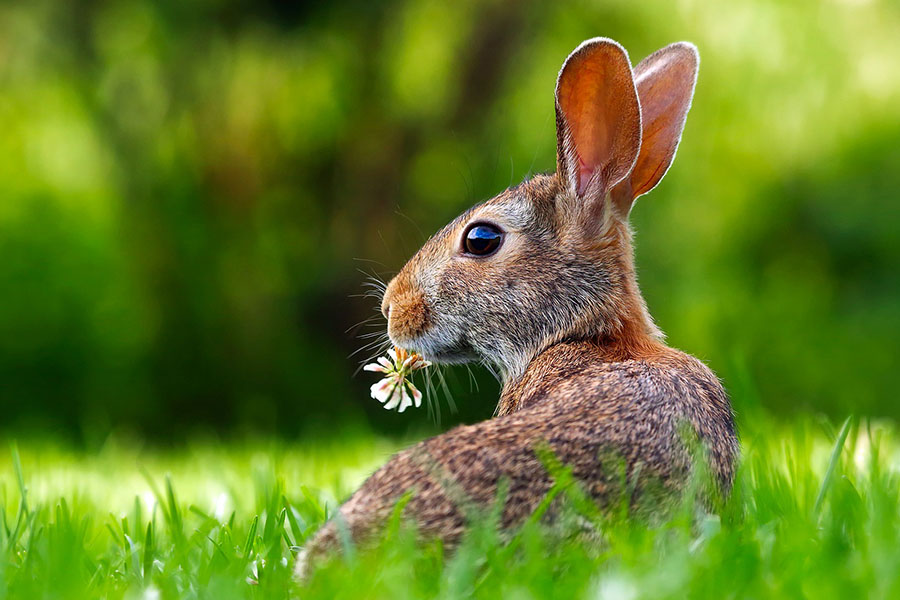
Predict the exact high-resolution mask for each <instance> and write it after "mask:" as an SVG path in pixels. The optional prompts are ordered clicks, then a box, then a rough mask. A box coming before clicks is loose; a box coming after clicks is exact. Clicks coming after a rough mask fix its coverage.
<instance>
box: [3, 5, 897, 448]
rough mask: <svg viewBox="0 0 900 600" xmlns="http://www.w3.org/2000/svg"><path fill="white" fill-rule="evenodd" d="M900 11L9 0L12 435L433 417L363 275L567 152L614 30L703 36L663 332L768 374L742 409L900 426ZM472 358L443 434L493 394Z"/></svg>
mask: <svg viewBox="0 0 900 600" xmlns="http://www.w3.org/2000/svg"><path fill="white" fill-rule="evenodd" d="M898 31H900V4H898V3H896V2H893V1H890V0H880V1H879V0H798V1H792V2H783V1H780V0H759V1H757V2H752V3H750V2H725V1H722V2H699V1H697V0H677V1H662V0H654V1H650V2H633V1H631V0H611V1H605V2H586V1H583V2H536V1H534V2H511V1H505V0H490V1H487V2H484V1H477V2H476V1H474V0H462V1H457V2H443V1H436V0H408V1H404V0H398V1H393V2H382V3H375V2H363V1H359V2H330V3H307V4H304V3H296V4H292V5H290V7H286V6H285V5H283V4H282V3H279V2H250V1H241V0H202V1H198V2H180V1H175V0H167V1H161V2H151V1H149V0H109V1H105V2H67V1H58V0H56V1H48V0H29V1H27V2H25V1H20V0H13V1H11V2H4V3H3V4H2V5H0V415H2V421H0V427H2V428H3V429H5V430H8V431H18V432H21V431H25V430H29V429H34V428H40V429H41V430H42V431H45V432H46V431H53V432H57V433H59V434H60V435H63V436H66V437H71V438H73V439H76V440H82V439H91V438H92V437H93V436H103V435H106V433H108V432H109V431H111V430H120V429H124V430H129V431H135V432H137V433H139V434H141V435H150V436H159V437H163V438H166V437H170V438H177V437H180V436H182V435H184V434H186V433H188V432H191V431H195V430H196V429H198V428H199V429H203V430H208V431H220V432H224V433H226V434H227V433H230V432H235V431H241V430H248V429H249V430H256V431H264V432H269V431H277V432H280V433H282V434H285V435H289V436H293V435H297V434H298V433H302V432H305V431H310V430H315V431H317V432H323V431H327V430H328V429H329V428H332V427H337V426H339V422H347V421H349V422H366V421H367V422H368V423H369V424H370V425H372V426H374V427H376V428H377V429H379V430H382V431H387V430H394V431H396V430H398V429H400V430H403V429H404V428H407V427H415V428H419V429H421V428H428V427H434V425H430V424H429V423H430V422H429V420H428V416H427V415H426V413H425V411H417V412H416V411H414V414H413V415H410V416H408V418H406V415H405V418H403V419H399V418H397V417H396V415H394V414H389V413H385V412H384V411H382V410H381V409H380V407H379V406H378V405H377V404H376V403H375V402H374V401H372V400H370V399H368V393H367V386H368V384H369V383H370V381H368V378H366V377H356V378H353V377H352V375H353V372H354V370H355V369H356V367H357V358H358V356H357V357H353V358H348V355H349V354H350V353H351V352H353V351H354V350H355V349H357V348H359V347H360V346H361V345H362V344H363V343H365V340H361V339H359V338H358V337H356V333H357V332H356V331H355V330H353V329H351V327H352V326H353V325H354V324H356V323H358V322H359V321H361V320H363V319H365V318H367V317H369V316H371V315H373V314H375V313H374V312H373V309H375V308H376V302H374V301H372V300H371V299H366V298H360V297H356V295H357V294H360V293H361V292H362V291H363V288H362V286H361V284H362V282H363V281H364V279H365V275H364V272H365V273H370V274H376V275H378V276H380V277H382V278H385V279H386V278H389V277H390V275H391V274H392V273H393V272H395V271H396V270H397V269H399V267H400V266H402V264H403V262H404V261H405V260H406V258H407V257H408V256H410V255H411V254H412V253H413V252H414V251H415V250H416V249H417V248H418V246H419V245H420V244H421V242H422V241H424V239H425V238H426V237H427V236H428V235H429V234H430V233H432V232H433V231H435V230H436V229H437V228H438V227H439V226H441V225H443V224H444V223H445V222H446V221H447V220H449V219H450V218H452V217H454V216H455V215H456V214H457V213H459V212H460V211H461V210H463V209H464V208H466V207H468V206H470V205H471V204H473V203H475V202H477V201H480V200H482V199H485V198H487V197H490V196H491V195H493V194H495V193H497V192H499V191H500V190H501V189H503V188H504V187H506V186H508V185H510V184H515V183H517V182H519V181H521V180H522V179H523V178H525V177H527V176H528V175H529V174H531V173H535V172H540V171H548V170H551V169H552V168H553V167H554V152H555V148H554V143H555V137H554V132H553V127H554V122H553V99H552V93H553V86H554V82H555V78H556V74H557V70H558V69H559V66H560V64H561V63H562V61H563V59H564V58H565V57H566V55H567V54H568V53H569V52H570V51H571V50H572V49H573V48H574V47H575V46H576V45H577V44H578V43H579V42H581V41H582V40H583V39H585V38H588V37H593V36H597V35H605V36H609V37H612V38H614V39H617V40H618V41H620V42H621V43H622V44H623V45H624V46H625V47H626V48H627V49H628V50H629V52H630V54H631V58H632V61H633V62H637V61H638V60H640V59H641V58H642V57H644V56H645V55H647V54H649V53H650V52H652V51H653V50H655V49H656V48H658V47H660V46H662V45H665V44H667V43H669V42H672V41H676V40H681V39H687V40H691V41H693V42H695V43H696V44H697V45H698V47H699V48H700V52H701V57H702V64H701V70H700V79H699V84H698V87H697V95H696V98H695V101H694V105H693V109H692V111H691V113H690V116H689V118H688V124H687V129H686V132H685V137H684V140H683V143H682V145H681V147H680V150H679V153H678V158H677V160H676V162H675V164H674V167H673V169H672V171H671V172H670V173H669V175H668V177H667V178H666V180H665V181H664V183H663V184H662V185H661V186H660V187H659V188H658V189H657V190H655V191H654V192H653V193H652V194H651V195H650V196H648V197H644V198H642V199H641V200H640V202H639V203H638V205H637V207H636V209H635V211H634V213H633V221H634V224H635V227H636V229H637V238H636V239H637V262H638V267H639V273H640V276H641V283H642V287H643V290H644V293H645V295H646V298H647V300H648V302H649V305H650V308H651V311H652V313H653V314H654V315H655V317H656V319H657V321H658V323H659V324H660V325H661V327H662V328H663V330H665V331H666V332H667V333H668V336H669V338H668V339H669V341H670V343H671V344H672V345H674V346H676V347H679V348H682V349H684V350H686V351H689V352H691V353H694V354H696V355H697V356H699V357H700V358H702V359H704V360H706V361H707V362H708V363H709V364H710V365H711V366H712V367H713V368H714V369H715V370H716V371H717V372H718V373H719V375H720V376H721V377H722V378H723V379H724V380H725V382H726V385H728V386H730V387H732V388H734V387H735V386H738V387H741V388H742V389H744V390H745V391H746V390H748V389H752V390H753V393H742V394H740V397H739V398H738V402H737V406H736V409H737V410H738V413H739V417H740V418H744V419H745V418H747V415H752V414H754V412H755V411H764V412H772V413H790V412H795V411H810V410H811V411H816V412H823V413H826V414H831V415H833V416H838V417H840V416H843V415H845V414H847V413H850V412H854V413H861V414H868V415H874V416H885V415H886V416H892V417H898V416H900V403H898V402H897V397H898V396H897V392H896V378H897V365H898V358H900V356H898V346H900V344H898V338H900V277H898V267H900V210H898V207H897V201H898V191H897V190H898V189H900V143H898V139H900V59H898V57H900V36H898V35H897V32H898ZM377 327H383V323H382V322H376V328H377ZM348 329H350V331H349V332H348V331H347V330H348ZM363 331H371V329H368V330H367V329H363ZM476 376H477V378H478V382H479V383H480V386H479V388H478V390H472V391H470V384H469V382H468V381H467V379H468V375H467V374H466V373H465V371H463V372H462V374H456V376H454V375H453V374H451V388H453V391H454V394H455V396H456V403H457V404H458V405H459V407H460V412H459V413H458V414H456V415H447V414H446V411H445V415H444V426H446V424H447V421H448V419H449V420H450V421H454V420H467V421H471V420H475V419H479V418H483V417H486V416H488V415H489V414H490V413H491V411H492V409H493V406H494V402H495V398H496V393H497V387H498V386H497V384H496V383H495V382H493V380H492V379H491V378H490V377H489V376H487V377H486V376H485V375H484V374H483V373H476ZM747 382H752V385H748V384H747Z"/></svg>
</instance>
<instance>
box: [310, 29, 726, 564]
mask: <svg viewBox="0 0 900 600" xmlns="http://www.w3.org/2000/svg"><path fill="white" fill-rule="evenodd" d="M697 64H698V58H697V52H696V49H695V48H694V47H693V46H692V45H690V44H686V43H679V44H673V45H671V46H668V47H666V48H663V49H662V50H660V51H658V52H656V53H654V54H653V55H651V56H650V57H648V58H647V59H645V60H644V61H642V62H641V63H640V64H639V65H638V66H637V67H636V68H635V69H634V70H632V68H631V65H630V63H629V61H628V57H627V54H626V53H625V51H624V50H623V49H622V48H621V46H619V45H618V44H616V43H615V42H613V41H611V40H608V39H604V38H595V39H593V40H589V41H587V42H585V43H584V44H582V45H581V46H579V48H578V49H576V50H575V52H573V53H572V55H570V57H569V58H568V59H567V61H566V63H565V64H564V65H563V68H562V70H561V71H560V75H559V80H558V82H557V92H556V110H557V158H558V160H557V172H556V173H554V174H552V175H540V176H537V177H535V178H533V179H531V180H529V181H527V182H525V183H523V184H521V185H519V186H516V187H514V188H511V189H509V190H506V191H505V192H503V193H501V194H500V195H498V196H497V197H495V198H493V199H491V200H489V201H487V202H485V203H483V204H481V205H478V206H476V207H474V208H472V209H470V210H468V211H467V212H465V213H464V214H463V215H461V216H460V217H459V218H457V219H456V220H455V221H453V222H452V223H450V224H449V225H447V226H446V227H445V228H444V229H442V230H441V231H440V232H438V233H437V234H436V235H435V236H434V237H432V238H431V239H430V240H429V241H428V242H427V243H426V244H425V245H424V247H423V248H422V249H421V250H420V251H419V252H418V253H417V254H416V255H415V256H414V257H413V258H412V259H411V260H410V262H409V263H408V264H407V265H406V266H404V267H403V269H402V270H401V271H400V273H399V274H398V275H397V276H396V277H395V278H394V279H393V280H392V281H391V282H390V285H389V286H388V288H387V290H386V293H385V296H384V302H383V306H382V308H383V311H384V312H385V315H386V316H387V317H388V333H389V334H390V337H391V339H392V341H393V342H394V343H395V344H396V345H398V346H401V347H406V348H413V349H416V350H417V351H419V352H420V353H421V354H423V355H424V356H425V357H426V358H428V359H430V360H435V361H440V362H451V363H452V362H465V361H468V360H481V361H486V362H491V363H493V364H495V365H496V366H497V367H498V368H499V370H500V372H501V373H502V376H503V382H504V383H503V390H502V393H501V396H500V401H499V404H498V407H497V411H496V416H495V417H494V418H492V419H490V420H487V421H484V422H482V423H478V424H476V425H468V426H461V427H457V428H455V429H453V430H451V431H449V432H447V433H445V434H443V435H440V436H437V437H434V438H431V439H428V440H425V441H423V442H421V443H419V444H417V445H415V446H413V447H412V448H410V449H407V450H405V451H402V452H400V453H398V454H397V455H395V456H394V457H393V458H391V460H390V461H389V462H388V463H387V464H386V465H385V466H383V467H382V468H381V469H379V470H378V471H377V472H376V473H375V474H373V475H372V476H371V477H370V478H369V479H368V480H367V481H366V482H365V483H364V484H363V485H362V487H360V488H359V490H358V491H357V492H356V493H355V494H353V496H352V497H351V498H350V499H349V500H348V501H347V502H346V503H345V504H344V505H343V506H342V507H341V508H340V519H341V521H342V522H343V523H344V524H345V525H346V527H347V530H348V532H349V534H350V535H351V536H352V538H353V539H354V540H356V541H363V540H365V539H367V538H368V537H370V536H372V535H373V534H374V533H375V532H377V531H378V529H379V528H380V527H381V526H382V525H383V523H384V522H385V519H386V518H387V517H388V515H390V514H391V512H392V511H393V509H394V507H395V505H396V503H397V501H398V500H399V499H400V498H401V497H403V496H404V495H405V494H407V493H408V492H411V496H410V497H409V500H408V503H407V504H406V505H405V508H404V515H407V516H409V517H410V518H411V519H413V520H414V521H415V523H416V525H417V527H418V530H419V532H420V533H421V534H422V535H423V536H425V537H434V536H437V537H440V538H441V539H442V540H443V541H444V543H445V545H446V546H447V547H451V548H452V547H453V546H454V545H456V543H458V541H459V539H460V537H461V536H462V535H463V533H464V531H465V527H466V522H467V520H466V519H467V514H468V508H467V507H476V508H478V507H482V508H483V507H489V506H491V505H492V503H494V502H495V501H496V499H497V491H498V485H499V484H500V482H501V481H506V482H507V483H508V491H507V494H506V496H505V503H504V505H503V507H502V513H501V515H502V518H501V525H502V526H503V527H504V528H506V529H509V528H513V527H515V526H516V525H517V524H520V523H522V522H523V520H524V519H525V518H527V517H528V516H529V515H530V514H532V512H533V511H534V510H535V508H536V507H537V506H538V505H539V503H540V502H541V500H542V499H543V498H544V496H545V494H546V492H547V491H548V490H549V489H550V487H551V484H552V479H551V476H550V475H549V473H548V471H547V468H546V466H545V465H544V464H543V463H542V461H541V459H539V457H538V455H537V454H536V449H537V448H538V447H540V446H543V447H546V448H548V449H549V450H550V451H552V453H553V454H554V455H555V456H556V458H557V459H558V460H559V461H560V462H561V463H562V464H564V465H567V466H569V467H571V469H572V473H573V475H574V477H575V478H576V480H577V481H578V482H579V483H580V484H581V486H582V487H583V489H584V490H585V491H586V492H587V493H589V494H590V496H591V497H592V498H593V499H594V500H595V501H596V502H597V503H598V504H599V505H600V506H603V505H604V504H607V503H609V502H610V501H611V500H613V499H615V498H618V497H620V494H621V492H622V490H621V474H620V473H619V472H618V470H616V469H614V468H609V466H608V465H607V464H606V463H604V462H603V457H604V456H608V455H612V456H615V457H617V458H618V459H619V460H621V461H622V464H624V467H625V470H626V473H627V474H628V476H629V477H632V476H637V475H638V474H639V479H640V481H638V482H637V487H636V489H637V491H638V494H639V493H640V488H641V486H642V485H643V484H642V482H650V481H657V482H659V483H660V484H661V486H662V487H663V488H665V489H667V490H669V491H671V492H672V493H677V491H678V490H679V489H680V488H681V487H682V486H683V485H684V483H685V482H686V480H687V476H688V473H689V472H690V469H691V457H692V454H691V452H690V451H689V449H688V448H687V447H686V445H685V440H684V436H683V433H684V430H685V427H687V428H688V429H690V430H692V431H693V432H694V435H696V437H697V438H699V440H700V441H701V442H702V443H703V445H704V446H705V447H706V449H707V453H706V456H707V459H708V461H709V466H710V469H711V471H712V473H714V474H715V476H716V477H717V479H718V481H719V483H720V485H721V487H722V489H723V490H725V491H727V490H728V489H729V488H730V485H731V481H732V477H733V472H734V463H735V460H736V456H737V452H738V444H737V438H736V435H735V429H734V423H733V418H732V413H731V408H730V404H729V401H728V397H727V395H726V393H725V391H724V389H723V388H722V386H721V384H720V383H719V381H718V379H717V378H716V377H715V375H714V374H713V373H712V372H711V371H710V370H709V369H708V368H707V367H706V366H705V365H704V364H703V363H701V362H700V361H698V360H697V359H695V358H693V357H691V356H688V355H686V354H684V353H682V352H679V351H678V350H674V349H671V348H668V347H667V346H665V345H664V344H663V343H662V341H661V335H660V333H659V331H658V330H657V329H656V327H655V326H654V324H653V322H652V320H651V319H650V316H649V314H648V312H647V309H646V305H645V303H644V301H643V299H642V298H641V295H640V292H639V290H638V287H637V279H636V276H635V272H634V266H633V252H632V246H631V231H630V229H629V226H628V223H627V216H628V212H629V210H630V208H631V205H632V203H633V202H634V200H635V198H637V196H639V195H641V194H643V193H646V192H647V191H649V190H650V189H652V188H653V187H654V186H655V185H656V184H657V183H658V182H659V180H660V179H661V178H662V176H663V175H664V174H665V171H666V170H667V169H668V167H669V165H670V164H671V162H672V159H673V158H674V155H675V150H676V148H677V145H678V141H679V139H680V136H681V132H682V129H683V126H684V120H685V117H686V115H687V111H688V109H689V107H690V102H691V98H692V96H693V89H694V83H695V81H696V73H697ZM473 224H490V226H491V227H493V228H494V229H495V230H496V231H498V232H500V233H501V234H502V243H501V244H500V246H499V248H498V249H497V250H496V251H495V252H493V253H491V254H490V255H487V256H473V255H472V254H471V253H467V252H466V246H465V242H464V240H463V237H464V235H466V232H467V230H468V229H469V228H470V227H472V226H473ZM339 526H340V525H339V524H336V523H335V521H332V522H330V523H328V524H326V525H325V526H324V527H323V528H322V529H321V530H320V531H319V532H318V533H317V534H316V535H315V536H314V537H313V538H312V540H311V541H310V542H309V543H308V544H307V546H306V547H305V548H304V551H303V554H302V556H301V557H300V559H299V560H298V567H297V568H298V572H303V571H305V570H306V569H307V568H308V561H309V560H311V559H314V558H316V557H318V556H320V555H322V554H325V553H328V552H331V551H333V550H335V549H336V548H338V547H339V543H338V541H339V540H338V538H339V530H338V527H339Z"/></svg>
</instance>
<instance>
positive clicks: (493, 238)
mask: <svg viewBox="0 0 900 600" xmlns="http://www.w3.org/2000/svg"><path fill="white" fill-rule="evenodd" d="M501 242H503V232H501V231H500V230H499V229H497V228H496V227H494V226H493V225H488V224H486V223H477V224H475V225H472V226H471V227H469V230H468V231H466V237H465V238H464V239H463V246H464V247H465V249H466V252H467V253H468V254H473V255H475V256H487V255H489V254H493V253H494V252H496V251H497V248H499V247H500V243H501Z"/></svg>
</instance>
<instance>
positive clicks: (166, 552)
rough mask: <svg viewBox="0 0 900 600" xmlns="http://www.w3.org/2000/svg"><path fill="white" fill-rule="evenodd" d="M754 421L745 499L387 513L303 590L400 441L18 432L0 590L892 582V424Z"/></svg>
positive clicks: (641, 591) (548, 590)
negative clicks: (650, 512)
mask: <svg viewBox="0 0 900 600" xmlns="http://www.w3.org/2000/svg"><path fill="white" fill-rule="evenodd" d="M747 429H748V430H747V431H746V432H745V433H744V459H743V464H742V466H741V468H740V470H739V472H738V475H737V480H736V483H735V488H734V491H733V493H732V494H731V496H730V498H729V499H728V500H727V501H726V502H725V503H724V504H723V505H722V506H720V507H718V508H717V509H716V510H714V511H710V510H705V509H702V508H700V506H699V503H697V502H694V501H693V500H692V499H691V498H687V499H686V500H685V501H684V503H683V504H682V505H681V506H680V507H679V508H678V509H677V510H676V511H675V514H674V515H673V516H672V518H671V519H669V520H667V521H666V522H664V523H661V524H659V523H657V524H648V523H647V522H645V521H643V520H641V519H634V518H629V517H627V516H626V515H623V513H622V512H621V511H613V514H612V515H609V514H606V515H601V514H600V513H598V512H596V511H593V510H590V509H589V508H586V507H583V506H582V507H579V505H578V502H574V503H572V504H573V508H572V509H571V510H573V511H574V514H575V516H576V517H577V518H579V519H580V523H581V528H580V531H579V534H578V535H572V536H560V535H558V533H559V532H554V533H550V532H548V531H547V530H545V529H543V528H542V527H540V526H538V525H535V524H531V525H528V526H526V527H524V528H522V529H521V530H520V531H518V532H516V533H515V535H514V536H513V538H512V541H510V540H509V538H508V536H506V537H504V536H501V535H499V534H498V532H497V530H496V528H495V527H494V526H493V525H492V523H493V520H492V518H491V514H492V513H490V512H488V513H485V515H484V516H483V518H482V519H480V520H479V522H477V523H475V524H474V525H475V526H474V528H473V530H472V533H471V535H470V536H469V537H468V538H467V539H466V541H465V542H464V544H463V546H462V547H461V548H460V549H459V551H458V552H456V553H455V554H453V555H448V554H446V553H445V552H444V551H443V549H442V548H441V546H440V545H439V544H437V543H434V542H432V543H430V544H426V545H425V546H424V547H422V546H420V545H417V543H416V540H415V538H414V535H413V534H412V533H411V532H410V531H409V530H408V529H406V528H405V527H403V526H401V523H400V522H399V521H396V522H394V523H393V524H392V525H391V526H390V527H389V528H388V531H387V533H386V535H385V538H384V540H383V541H382V542H381V543H380V544H378V545H377V546H375V547H374V548H353V549H352V552H351V553H350V554H349V555H345V556H342V557H337V558H336V559H334V560H333V561H331V562H329V563H328V564H326V565H324V566H323V567H322V568H320V569H319V570H318V571H316V572H315V573H314V574H313V576H312V578H311V580H310V581H309V584H308V587H306V588H304V589H299V588H297V586H296V584H295V583H294V582H293V581H292V578H291V561H292V554H293V550H294V549H295V547H297V546H300V545H302V543H303V540H304V539H305V538H306V537H307V536H308V535H310V534H311V533H312V532H313V531H314V530H315V529H316V528H317V527H318V526H319V525H320V524H321V523H322V522H323V521H324V520H325V519H326V518H327V517H328V516H329V514H330V512H331V511H332V510H333V509H334V507H335V505H336V504H335V503H336V502H337V501H338V500H339V499H343V498H344V497H346V495H347V494H348V493H349V492H351V491H352V489H353V488H354V487H355V486H356V485H358V483H359V482H360V481H361V480H362V479H363V478H364V477H365V475H366V474H367V473H368V472H370V471H371V470H372V469H374V468H376V467H377V465H378V464H380V463H381V462H383V460H384V459H385V457H386V456H387V454H388V453H389V452H390V451H391V450H393V449H394V448H396V447H397V446H398V445H399V444H397V443H392V442H386V441H383V440H379V439H377V438H375V437H373V436H371V435H369V434H367V433H363V432H355V433H353V434H351V435H344V436H338V437H336V438H335V439H333V440H331V441H319V442H316V443H307V444H302V445H290V444H281V443H269V442H244V443H237V444H234V445H227V446H225V445H221V444H217V443H197V444H195V445H191V446H188V447H185V448H182V449H179V450H149V449H140V448H139V447H137V446H129V445H127V444H122V443H118V442H114V441H111V442H109V444H108V445H107V447H106V448H104V449H101V450H100V451H98V452H93V453H79V452H75V451H71V450H67V449H65V448H60V447H53V446H51V445H47V444H43V443H38V442H33V441H22V442H20V443H19V445H18V446H9V447H8V448H9V449H7V448H4V449H3V451H2V454H0V467H2V471H0V597H20V598H41V597H55V598H56V597H71V598H82V597H91V598H96V597H105V598H155V597H158V598H184V597H187V598H284V597H289V596H291V595H292V594H294V595H296V596H299V597H304V598H335V597H343V598H355V597H390V598H415V597H432V596H439V597H449V598H466V597H472V596H475V597H484V598H497V597H523V598H527V597H554V598H560V597H566V598H569V597H571V598H593V597H613V598H645V597H647V598H659V597H671V598H682V597H685V596H703V597H706V596H713V597H722V596H724V597H798V596H816V597H848V596H852V595H865V596H867V597H892V596H896V595H897V594H898V593H900V553H898V552H897V551H896V549H897V548H898V547H900V508H898V507H900V445H898V438H897V434H896V431H895V430H894V428H893V427H892V426H890V425H876V424H872V423H868V422H863V423H862V424H855V423H847V424H846V427H845V428H843V429H842V428H841V427H840V426H838V427H831V426H828V425H822V424H814V423H810V422H808V421H803V422H796V423H794V424H792V425H779V424H776V423H774V422H765V423H760V424H758V425H757V426H754V427H752V428H751V427H748V428H747ZM842 433H843V435H842ZM17 455H18V458H17ZM560 473H562V472H560ZM564 479H565V478H564V477H561V476H558V477H557V480H558V482H557V488H558V489H557V492H558V493H560V494H562V495H563V496H565V495H566V494H569V491H570V488H568V487H566V485H567V484H566V482H565V481H564ZM23 491H24V493H23ZM576 496H577V495H576ZM573 497H575V496H573ZM586 532H587V533H588V534H589V535H583V534H584V533H586Z"/></svg>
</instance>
